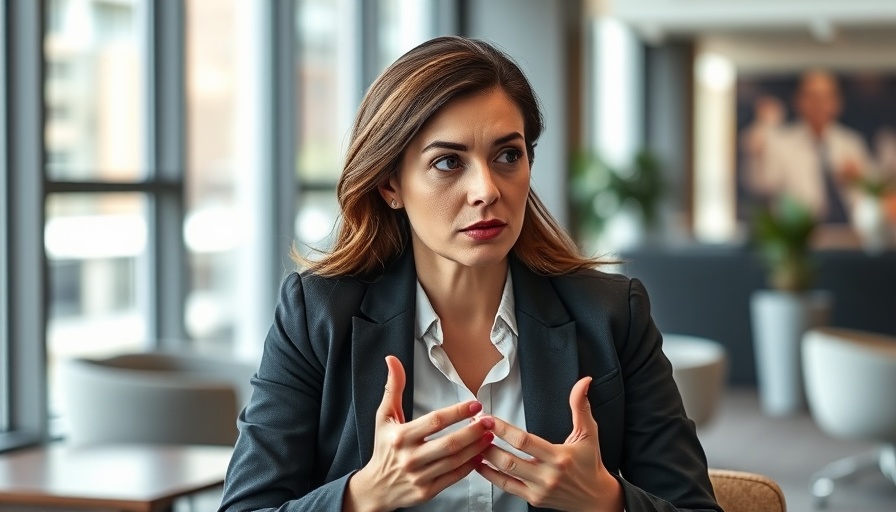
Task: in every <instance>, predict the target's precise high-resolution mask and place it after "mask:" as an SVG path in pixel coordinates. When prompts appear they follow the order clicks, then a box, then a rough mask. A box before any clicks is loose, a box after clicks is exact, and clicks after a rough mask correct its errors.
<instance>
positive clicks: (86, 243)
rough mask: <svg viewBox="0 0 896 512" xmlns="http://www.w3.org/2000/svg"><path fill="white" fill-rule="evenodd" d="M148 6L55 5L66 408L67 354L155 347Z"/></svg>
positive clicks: (52, 100) (52, 374) (51, 145)
mask: <svg viewBox="0 0 896 512" xmlns="http://www.w3.org/2000/svg"><path fill="white" fill-rule="evenodd" d="M138 7H139V5H138V0H115V1H109V0H103V1H101V0H49V1H47V2H45V3H44V9H45V20H46V21H45V23H46V24H45V27H44V42H43V51H44V69H45V73H44V87H43V91H44V112H45V116H44V162H45V177H46V180H47V181H46V183H47V185H46V190H47V192H48V194H47V196H46V202H45V219H46V225H45V229H44V246H45V251H46V255H47V260H48V266H47V269H48V276H47V277H48V281H47V282H48V284H49V301H48V311H47V364H48V368H47V374H48V381H49V392H50V397H49V399H50V408H51V411H56V410H58V409H59V408H60V407H61V404H60V403H59V387H58V383H57V382H56V369H57V366H58V363H59V361H60V360H62V359H65V358H70V357H78V356H102V355H109V354H114V353H117V352H122V351H129V350H142V349H144V348H145V347H146V346H147V334H148V332H147V323H148V304H147V302H146V300H145V299H146V297H148V295H149V290H148V289H147V287H148V285H149V278H148V275H147V272H146V271H147V269H148V267H147V256H148V253H147V246H148V244H147V234H148V229H149V225H150V224H149V220H148V217H149V211H150V205H151V203H152V202H153V200H154V198H153V197H152V195H151V193H150V192H151V190H150V187H149V186H148V185H149V183H150V182H151V179H152V176H151V172H150V170H149V169H147V166H146V158H145V151H144V147H143V146H144V142H145V140H146V136H145V130H146V122H145V119H144V118H143V115H142V114H143V110H142V108H141V105H142V103H143V101H144V100H145V97H146V95H145V91H144V90H143V85H144V84H145V83H146V69H145V68H144V67H143V65H142V63H143V61H142V59H141V48H143V45H142V42H141V39H140V35H141V34H142V33H143V31H142V30H140V25H139V22H140V20H141V18H140V17H139V16H138ZM124 190H132V191H131V192H123V191H124Z"/></svg>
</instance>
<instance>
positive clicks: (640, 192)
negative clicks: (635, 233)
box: [569, 150, 665, 236]
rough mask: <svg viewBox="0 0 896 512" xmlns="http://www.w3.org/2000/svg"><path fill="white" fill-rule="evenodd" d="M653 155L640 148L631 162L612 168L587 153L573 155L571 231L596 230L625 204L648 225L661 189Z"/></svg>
mask: <svg viewBox="0 0 896 512" xmlns="http://www.w3.org/2000/svg"><path fill="white" fill-rule="evenodd" d="M662 178H663V177H662V169H661V168H660V165H659V162H658V161H657V159H656V157H655V156H654V155H653V154H652V153H650V152H649V151H646V150H642V151H640V152H638V154H637V155H636V156H635V158H634V161H633V162H632V163H631V164H630V165H629V166H626V167H624V168H619V169H615V168H613V167H611V166H610V165H608V164H607V163H606V162H605V161H604V160H603V159H601V158H600V157H599V156H597V155H595V154H594V153H591V152H587V151H586V152H580V153H578V154H576V155H574V156H573V159H572V166H571V172H570V190H569V197H570V201H571V204H572V209H573V212H572V213H573V220H574V223H575V231H576V232H577V234H578V235H580V236H581V235H582V234H584V233H589V232H591V233H598V234H599V233H600V232H601V231H603V228H604V225H605V224H606V222H607V221H608V220H609V219H610V218H611V217H613V216H614V215H616V214H617V213H618V212H619V211H620V210H621V209H622V208H623V207H624V206H626V205H636V206H637V207H638V208H639V209H640V211H641V217H642V220H643V222H644V225H645V227H652V226H653V225H654V224H655V223H656V221H657V218H658V217H657V216H658V208H659V202H660V199H662V196H663V193H664V191H665V184H664V183H663V179H662Z"/></svg>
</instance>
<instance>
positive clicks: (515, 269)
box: [221, 37, 719, 512]
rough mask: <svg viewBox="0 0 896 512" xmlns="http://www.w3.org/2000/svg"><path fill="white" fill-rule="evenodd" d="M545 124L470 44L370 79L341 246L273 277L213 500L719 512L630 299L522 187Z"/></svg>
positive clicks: (348, 173)
mask: <svg viewBox="0 0 896 512" xmlns="http://www.w3.org/2000/svg"><path fill="white" fill-rule="evenodd" d="M541 130H542V121H541V115H540V112H539V109H538V104H537V101H536V99H535V96H534V94H533V92H532V90H531V88H530V86H529V83H528V82H527V81H526V79H525V77H524V76H523V74H522V72H521V71H520V70H519V68H518V67H517V66H516V65H515V64H514V63H513V62H512V61H511V60H510V59H509V58H508V57H507V56H505V55H504V54H502V53H500V52H498V51H497V50H495V49H494V48H492V47H491V46H489V45H487V44H485V43H482V42H479V41H475V40H470V39H464V38H459V37H445V38H438V39H434V40H432V41H429V42H426V43H424V44H422V45H420V46H418V47H417V48H415V49H413V50H411V51H410V52H408V53H407V54H406V55H404V56H403V57H401V58H400V59H398V61H396V62H395V63H394V64H393V65H392V66H391V67H390V68H389V69H387V70H386V71H385V72H384V73H383V74H382V76H380V77H379V79H377V81H376V82H375V83H374V84H373V85H372V86H371V88H370V90H369V92H368V93H367V95H366V97H365V98H364V101H363V102H362V104H361V107H360V111H359V113H358V117H357V119H356V122H355V126H354V130H353V132H352V136H351V144H350V147H349V150H348V153H347V156H346V163H345V167H344V169H343V173H342V177H341V179H340V182H339V186H338V196H339V203H340V207H341V210H342V216H343V219H342V224H341V225H340V228H339V232H338V236H337V241H336V243H335V246H334V248H333V250H332V251H331V252H329V253H326V254H324V255H323V257H322V258H320V259H317V260H316V261H313V262H311V261H308V262H305V261H302V263H303V264H304V266H306V267H307V269H306V271H305V272H303V273H302V274H298V273H293V274H292V275H290V276H289V277H287V279H286V280H285V282H284V284H283V287H282V290H281V297H280V303H279V305H278V307H277V311H276V316H275V321H274V325H273V327H272V328H271V331H270V332H269V334H268V337H267V340H266V342H265V349H264V355H263V358H262V361H261V365H260V367H259V370H258V373H257V375H256V376H255V377H254V378H253V381H252V383H253V386H254V389H255V391H254V394H253V396H252V400H251V403H250V404H249V405H248V407H247V408H246V409H245V410H244V411H243V413H242V414H241V416H240V420H239V426H240V437H239V440H238V441H237V444H236V448H235V451H234V455H233V460H232V462H231V465H230V468H229V470H228V476H227V483H226V486H225V492H224V500H223V503H222V506H221V510H234V511H235V510H240V511H244V510H260V509H279V510H296V511H297V510H356V511H361V510H394V509H398V508H413V509H414V510H451V511H453V510H495V511H522V510H527V509H529V508H530V505H531V506H535V507H545V508H552V509H559V510H606V511H621V510H623V508H625V510H628V511H630V512H632V511H640V510H684V509H688V510H719V508H718V506H717V505H716V503H715V500H714V498H713V494H712V489H711V486H710V483H709V479H708V477H707V472H706V460H705V456H704V454H703V451H702V448H701V447H700V444H699V442H698V440H697V438H696V435H695V431H694V425H693V423H692V422H690V421H689V420H688V419H687V418H685V416H684V412H683V409H682V405H681V399H680V397H679V395H678V391H677V389H676V387H675V384H674V382H673V380H672V374H671V368H670V366H669V363H668V361H667V360H666V359H665V358H664V357H663V355H662V352H661V336H660V334H659V332H658V331H657V329H656V327H655V326H654V324H653V322H652V320H651V319H650V314H649V305H648V301H647V296H646V294H645V292H644V289H643V287H642V286H641V284H640V283H639V282H638V281H636V280H629V279H627V278H624V277H622V276H615V275H609V274H603V273H600V272H598V271H595V270H590V268H591V267H593V266H594V265H595V264H596V262H594V261H592V260H589V259H586V258H583V257H581V256H579V255H578V253H577V251H576V248H575V245H574V244H573V243H572V241H571V240H570V238H569V237H568V236H567V235H566V234H565V233H564V232H563V231H562V229H561V228H560V227H558V225H557V223H556V222H555V221H554V220H553V219H552V218H551V216H550V214H549V213H548V212H547V210H546V209H545V207H544V206H543V205H542V204H541V202H540V201H539V199H538V198H537V197H536V196H535V194H534V193H533V192H532V191H531V190H530V188H529V182H530V166H531V164H532V161H533V157H534V152H533V150H534V147H535V141H536V140H537V139H538V136H539V135H540V133H541ZM300 260H301V259H300ZM384 360H385V364H384ZM598 426H599V427H600V431H599V435H598ZM527 502H528V505H527Z"/></svg>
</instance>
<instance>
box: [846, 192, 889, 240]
mask: <svg viewBox="0 0 896 512" xmlns="http://www.w3.org/2000/svg"><path fill="white" fill-rule="evenodd" d="M853 225H854V227H855V229H856V231H857V232H858V234H859V238H860V239H861V241H862V248H863V249H864V250H865V252H867V253H868V254H880V253H882V252H884V251H885V250H887V248H888V247H889V246H890V245H891V244H892V240H891V235H892V232H891V230H892V228H891V227H890V224H889V222H888V221H887V214H886V212H885V211H884V205H883V203H882V202H881V200H880V199H879V198H877V197H874V196H868V195H865V196H862V197H861V198H859V200H858V202H857V203H856V206H855V211H854V212H853Z"/></svg>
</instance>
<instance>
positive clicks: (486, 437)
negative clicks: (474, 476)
mask: <svg viewBox="0 0 896 512" xmlns="http://www.w3.org/2000/svg"><path fill="white" fill-rule="evenodd" d="M494 438H495V435H494V434H493V433H491V432H481V431H480V432H477V435H476V438H474V439H473V440H472V441H471V442H470V443H469V444H467V445H464V446H463V447H462V448H460V449H459V450H458V451H456V452H455V453H454V454H453V455H449V456H445V453H444V452H442V454H441V456H440V457H439V458H437V459H435V460H434V461H433V462H432V463H430V464H429V465H428V466H426V467H424V468H423V470H422V471H421V476H422V477H424V478H429V479H437V478H438V477H439V476H441V475H443V474H446V473H450V472H452V471H455V470H457V468H459V467H461V466H463V465H464V464H466V463H467V462H469V461H470V460H472V459H474V458H475V459H476V461H477V463H478V461H479V460H481V454H482V452H483V451H485V449H486V448H488V447H489V446H491V443H492V440H493V439H494ZM436 443H437V441H431V442H430V443H428V444H429V445H435V444H436Z"/></svg>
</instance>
